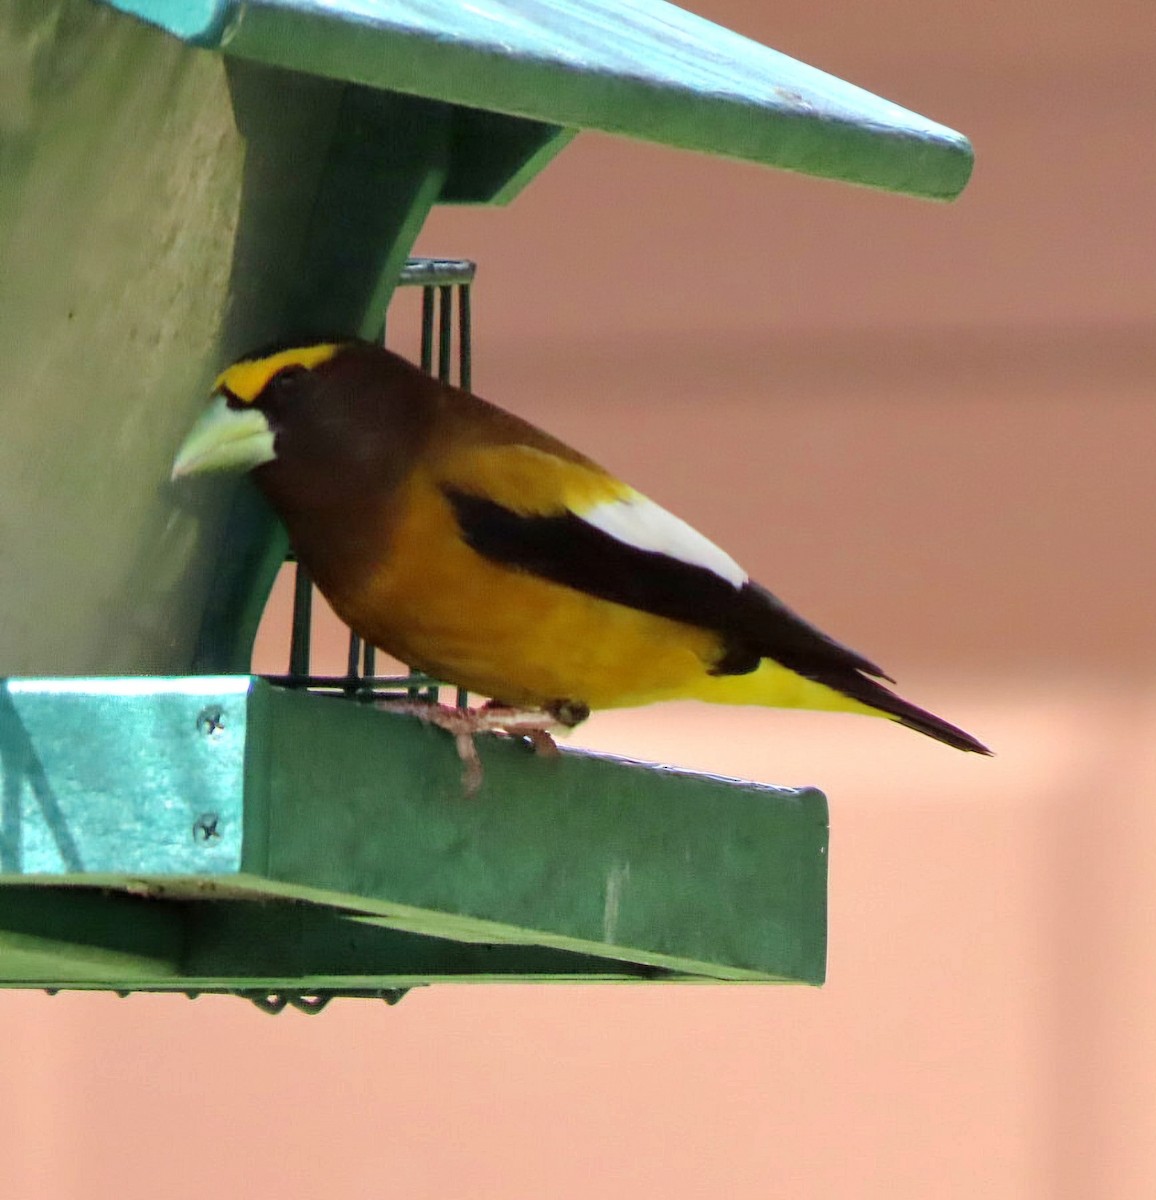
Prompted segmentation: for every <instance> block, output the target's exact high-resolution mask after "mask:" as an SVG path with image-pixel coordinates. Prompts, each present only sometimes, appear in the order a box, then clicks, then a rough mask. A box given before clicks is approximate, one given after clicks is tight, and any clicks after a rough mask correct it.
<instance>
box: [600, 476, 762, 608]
mask: <svg viewBox="0 0 1156 1200" xmlns="http://www.w3.org/2000/svg"><path fill="white" fill-rule="evenodd" d="M578 515H579V516H581V518H582V520H583V521H585V522H586V523H587V524H588V525H593V526H594V528H595V529H600V530H601V531H602V532H603V533H608V534H609V535H610V536H611V537H612V538H616V539H617V540H618V541H620V542H624V543H626V545H628V546H633V547H634V548H635V549H636V550H649V551H651V552H652V553H655V554H665V555H667V556H668V557H669V558H677V559H679V560H681V561H682V562H684V563H689V564H690V565H691V566H693V567H705V568H706V569H707V570H708V571H711V572H713V573H714V574H715V575H717V576H719V578H720V579H725V580H726V581H727V583H729V584H731V586H732V587H735V588H741V587H742V586H743V584H744V583H746V582H747V579H748V576H747V573H746V571H744V570H743V569H742V567H740V566H739V564H738V563H737V562H735V560H734V559H733V558H731V556H730V555H729V554H727V553H726V551H724V550H720V549H719V548H718V547H717V546H716V545H715V544H714V542H712V541H711V540H710V539H709V538H705V537H703V535H702V534H701V533H699V532H698V530H697V529H693V528H691V526H689V525H688V524H687V523H686V522H685V521H683V520H682V519H681V518H679V517H676V516H675V515H674V514H673V513H669V512H667V511H666V509H665V508H660V507H659V506H658V505H657V504H655V503H654V501H653V500H648V499H647V498H646V497H645V496H643V495H642V494H641V493H640V492H635V491H631V492H630V493H629V494H628V495H626V496H624V497H623V498H622V499H620V500H607V501H604V502H603V503H602V504H596V505H595V506H594V507H593V508H590V509H587V510H586V511H585V512H583V513H580V514H578Z"/></svg>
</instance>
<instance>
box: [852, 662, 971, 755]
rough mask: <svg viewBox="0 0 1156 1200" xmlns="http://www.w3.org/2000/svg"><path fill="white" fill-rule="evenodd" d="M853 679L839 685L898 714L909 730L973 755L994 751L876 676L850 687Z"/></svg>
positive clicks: (858, 680) (897, 717) (884, 710)
mask: <svg viewBox="0 0 1156 1200" xmlns="http://www.w3.org/2000/svg"><path fill="white" fill-rule="evenodd" d="M850 682H851V681H850V680H846V679H845V680H844V681H842V682H841V683H840V684H837V685H835V686H837V687H838V689H839V691H841V692H842V693H843V694H844V695H847V696H852V697H854V698H855V699H856V700H862V701H863V703H864V704H869V705H871V707H872V708H877V709H878V710H879V711H880V712H884V713H887V715H888V716H891V717H894V718H895V719H896V720H897V721H898V722H899V724H900V725H906V726H907V728H908V729H916V730H918V731H919V732H920V733H925V734H927V736H928V737H932V738H935V740H936V741H937V742H944V743H946V744H947V745H948V746H954V747H955V748H956V749H957V750H970V751H971V752H972V753H973V754H991V751H990V750H989V749H988V748H987V747H986V746H985V745H984V744H983V743H982V742H981V741H978V740H977V739H976V738H973V737H972V736H971V734H970V733H965V732H964V731H963V730H962V729H959V728H958V727H957V726H955V725H952V724H950V723H949V722H947V721H945V720H943V718H942V717H937V716H936V715H935V714H934V713H929V712H928V711H927V710H926V709H923V708H919V707H917V706H916V705H914V704H912V703H910V701H907V700H904V699H903V697H902V696H897V695H896V694H895V693H894V692H893V691H891V689H890V688H885V687H884V686H883V685H882V684H881V683H876V682H875V680H873V679H866V678H864V677H863V676H862V675H860V676H859V677H858V679H857V680H856V681H855V683H854V684H852V685H851V686H850V687H848V686H847V684H848V683H850ZM856 685H857V686H856Z"/></svg>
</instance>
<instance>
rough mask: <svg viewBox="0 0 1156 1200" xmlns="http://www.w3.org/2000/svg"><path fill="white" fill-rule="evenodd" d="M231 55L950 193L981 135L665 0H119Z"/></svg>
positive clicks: (852, 178)
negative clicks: (185, 1)
mask: <svg viewBox="0 0 1156 1200" xmlns="http://www.w3.org/2000/svg"><path fill="white" fill-rule="evenodd" d="M110 2H112V3H115V4H116V6H117V7H119V8H121V9H123V10H124V11H126V12H131V13H134V14H136V15H138V16H140V17H142V18H144V19H145V20H149V21H153V22H155V23H156V24H158V25H160V26H161V27H162V28H165V29H168V30H169V31H170V32H172V33H175V34H176V35H177V36H179V37H183V38H186V39H189V40H192V41H196V42H197V43H198V44H200V45H205V46H212V47H215V48H220V49H222V50H223V51H225V53H227V54H230V55H238V56H241V57H249V58H255V59H258V60H260V61H263V62H269V63H275V64H277V65H279V66H290V67H293V68H294V69H296V70H300V71H308V72H310V73H312V74H318V75H328V76H331V77H333V78H335V79H344V80H351V81H355V82H358V83H364V84H369V85H372V86H374V87H381V88H388V89H390V90H394V91H401V92H410V93H413V94H415V95H420V96H428V97H431V98H435V99H438V100H448V101H451V102H453V103H455V104H460V105H466V106H470V107H473V108H482V109H487V110H492V111H495V112H502V113H508V114H511V115H514V116H520V117H529V118H532V119H534V120H538V121H545V122H549V123H551V124H556V125H561V126H567V127H573V128H578V129H601V130H605V131H607V132H609V133H618V134H627V135H630V136H633V137H640V138H646V139H647V140H650V141H656V142H662V143H665V144H668V145H672V146H682V147H685V148H688V149H693V150H701V151H706V152H707V153H711V154H721V155H727V156H731V157H736V158H744V159H751V160H753V161H755V162H761V163H767V164H770V165H773V166H779V167H785V168H788V169H790V170H795V171H805V172H808V173H810V174H814V175H826V176H830V177H832V178H836V179H843V180H847V181H849V182H854V183H865V184H871V185H874V186H877V187H884V188H891V189H893V190H896V191H905V192H912V193H914V194H917V195H925V196H933V197H936V198H940V199H943V198H950V197H952V196H955V195H956V194H958V192H960V191H961V190H962V188H963V187H964V185H965V184H966V182H967V179H968V176H969V175H970V172H971V165H972V155H971V147H970V145H969V144H968V142H967V139H966V138H964V137H963V136H962V135H960V134H958V133H956V132H954V131H953V130H951V129H947V128H946V127H944V126H942V125H939V124H936V123H935V122H934V121H929V120H927V119H926V118H924V117H921V116H919V115H917V114H916V113H913V112H909V111H908V110H906V109H903V108H900V107H899V106H898V105H896V104H892V103H890V102H889V101H887V100H882V99H880V98H879V97H877V96H873V95H871V93H869V92H866V91H864V90H863V89H861V88H857V87H854V86H853V85H852V84H849V83H846V82H844V81H843V80H841V79H837V78H835V77H834V76H832V75H827V74H825V73H824V72H822V71H818V70H816V69H815V68H814V67H809V66H807V65H806V64H805V63H801V62H798V61H797V60H795V59H792V58H788V57H787V56H786V55H784V54H780V53H778V52H777V51H775V50H771V49H769V48H768V47H766V46H760V45H759V44H758V43H756V42H753V41H751V40H749V39H748V38H744V37H741V36H739V35H738V34H736V33H733V32H732V31H731V30H729V29H724V28H723V27H721V26H719V25H715V24H713V23H712V22H710V21H706V20H704V19H703V18H701V17H698V16H695V14H693V13H690V12H686V11H685V10H683V9H681V8H678V7H676V6H675V5H673V4H668V3H665V2H664V0H630V2H629V3H624V2H623V0H488V2H487V3H486V4H467V3H464V2H463V0H248V2H247V3H244V4H242V3H240V2H239V0H216V2H215V3H206V2H202V3H199V4H193V5H190V6H184V7H175V6H174V0H110Z"/></svg>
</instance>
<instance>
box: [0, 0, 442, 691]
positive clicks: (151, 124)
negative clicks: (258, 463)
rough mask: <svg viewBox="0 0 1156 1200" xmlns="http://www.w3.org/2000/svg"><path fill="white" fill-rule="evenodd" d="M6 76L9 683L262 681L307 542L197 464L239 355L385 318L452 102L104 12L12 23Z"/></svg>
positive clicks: (23, 16) (0, 28)
mask: <svg viewBox="0 0 1156 1200" xmlns="http://www.w3.org/2000/svg"><path fill="white" fill-rule="evenodd" d="M178 11H179V12H184V11H185V9H184V8H183V7H182V6H180V5H176V6H173V7H172V9H171V12H173V13H177V12H178ZM0 79H3V80H4V84H3V91H4V100H3V111H4V118H3V119H4V125H3V170H2V171H0V310H2V311H3V313H4V319H3V321H0V357H2V358H3V360H4V363H5V367H4V379H5V384H4V397H5V403H4V411H3V427H2V428H3V437H0V476H2V477H3V479H4V497H5V505H6V510H7V511H8V512H9V513H18V514H20V519H19V520H11V521H8V522H7V523H6V524H5V526H4V529H3V534H2V539H0V673H5V674H14V673H18V674H26V675H35V674H40V675H53V674H100V673H107V674H118V673H137V672H151V673H156V674H162V675H163V674H172V673H176V672H182V671H189V670H190V669H193V668H194V667H195V668H196V669H201V670H221V669H242V670H243V669H247V667H248V656H249V652H250V649H251V644H252V634H253V631H254V629H255V628H256V622H257V620H258V618H259V615H260V611H261V608H262V607H263V605H264V601H265V597H266V593H267V582H268V581H269V580H270V579H271V578H272V575H273V573H274V572H275V569H276V565H277V563H278V561H279V559H280V553H279V549H280V548H283V541H281V542H280V543H279V541H278V538H279V534H278V533H277V526H276V524H275V523H274V522H273V521H272V518H271V517H270V516H269V514H268V513H267V510H265V509H263V507H262V506H261V505H260V504H259V503H258V502H257V501H256V500H255V499H254V493H253V492H252V489H251V488H250V487H249V485H248V484H247V482H245V481H242V482H240V483H239V484H238V485H237V486H236V487H234V486H233V485H232V484H231V483H230V482H229V481H221V480H218V481H216V482H214V483H212V484H209V485H207V486H204V487H185V488H181V489H176V488H172V487H170V486H169V484H168V473H169V469H170V467H171V464H172V458H173V453H174V450H175V448H176V447H177V446H178V445H179V444H180V441H181V438H182V437H183V436H184V434H185V433H186V432H187V430H188V427H189V425H190V424H191V423H192V421H193V419H194V417H195V415H196V414H197V413H198V412H199V411H200V409H201V408H202V407H203V405H204V402H205V396H206V395H207V392H208V389H209V387H210V385H211V382H212V378H213V375H214V374H215V373H216V371H217V370H219V369H220V367H221V366H222V365H223V364H224V363H225V362H228V361H230V360H232V359H233V358H235V357H237V356H238V355H239V354H241V353H243V352H245V351H249V350H252V349H253V348H254V347H256V346H259V345H262V344H264V343H267V342H269V341H271V340H273V339H275V338H279V337H282V336H284V334H285V333H286V331H287V330H289V329H305V328H310V329H311V330H316V329H317V328H318V327H319V326H320V325H324V326H325V327H326V328H328V329H332V328H334V326H335V325H337V326H338V327H339V328H341V329H346V330H354V329H363V330H370V329H373V328H374V327H375V326H376V325H377V324H379V323H380V321H381V318H382V312H383V309H384V304H385V301H386V300H387V298H388V294H389V290H390V288H391V287H392V285H393V283H394V282H395V278H396V273H397V271H398V270H399V269H400V266H401V263H402V262H403V261H404V258H405V255H406V254H407V253H408V250H409V247H410V244H411V243H412V240H413V238H414V236H415V235H416V232H417V229H418V227H419V226H420V224H421V222H422V220H424V218H425V215H426V214H427V212H428V210H429V206H430V204H432V203H433V201H434V199H436V196H437V194H438V193H439V192H440V190H441V188H442V185H443V183H444V181H445V179H446V177H447V171H448V156H449V146H450V143H451V142H452V140H453V124H454V123H453V119H452V115H450V110H449V109H448V108H447V107H446V106H445V105H431V102H429V101H425V100H420V99H415V98H413V97H409V96H392V97H390V96H387V95H386V94H384V93H382V92H380V91H376V90H371V89H366V88H360V87H357V86H356V85H349V84H346V83H343V82H340V81H335V80H332V79H326V78H316V77H311V76H308V75H303V74H300V73H297V72H292V71H287V70H283V69H280V68H277V67H272V66H267V65H263V64H260V63H255V62H247V61H241V60H232V61H228V62H227V61H226V60H225V59H223V58H222V57H221V56H220V55H217V54H210V53H206V52H204V51H200V50H197V49H195V48H192V47H190V46H187V45H184V44H183V43H181V42H179V41H177V40H175V39H173V38H170V37H167V36H165V35H164V34H162V33H160V32H159V31H158V30H156V29H152V28H150V27H148V26H145V25H142V24H140V23H139V22H138V21H135V20H132V19H130V18H128V17H125V16H123V15H122V14H120V13H117V12H115V11H113V10H112V9H110V8H107V7H104V6H99V5H96V4H93V3H92V2H91V0H7V3H4V4H2V5H0ZM431 108H432V109H436V110H437V111H438V112H439V113H441V114H443V115H442V116H440V117H439V118H438V119H436V120H433V119H427V118H428V117H429V114H430V110H431ZM337 281H340V282H337ZM47 547H50V548H51V552H48V551H47V549H46V548H47ZM222 555H224V557H222ZM49 614H50V615H51V619H47V618H48V615H49Z"/></svg>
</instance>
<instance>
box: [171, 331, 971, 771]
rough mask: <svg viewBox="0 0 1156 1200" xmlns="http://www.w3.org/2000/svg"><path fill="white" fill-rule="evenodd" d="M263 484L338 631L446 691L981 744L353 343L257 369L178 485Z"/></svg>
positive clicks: (763, 593) (706, 558) (683, 534)
mask: <svg viewBox="0 0 1156 1200" xmlns="http://www.w3.org/2000/svg"><path fill="white" fill-rule="evenodd" d="M214 470H232V471H251V472H252V475H253V479H254V481H255V482H256V484H257V486H258V487H259V488H260V489H261V491H262V492H263V493H264V494H265V496H266V497H267V498H268V500H269V502H270V504H271V505H272V506H273V508H274V509H275V510H276V512H277V513H278V515H279V516H280V518H281V520H282V521H283V522H284V523H285V526H286V528H287V529H288V532H289V537H290V539H291V541H292V544H293V548H294V550H295V552H296V555H297V559H298V561H299V562H300V563H302V564H304V566H305V567H306V569H307V570H308V572H309V574H310V575H311V576H312V578H313V580H314V582H315V583H316V584H317V586H318V588H320V590H321V592H322V593H323V594H324V595H325V597H326V599H327V600H328V601H329V603H330V605H331V606H332V607H333V610H334V611H335V612H336V613H337V614H338V616H339V617H341V619H342V620H343V621H344V622H345V623H346V624H347V625H348V626H349V627H350V628H351V629H352V630H353V631H354V632H355V633H357V634H359V635H360V636H361V637H362V638H364V639H365V640H366V641H367V642H369V643H371V644H372V645H374V646H378V647H380V648H381V649H382V650H384V651H386V652H387V653H389V654H391V655H393V656H394V657H396V658H398V659H400V660H401V661H402V662H405V663H409V664H410V665H411V666H414V667H418V668H420V669H421V670H422V671H424V672H426V673H427V674H429V675H431V676H433V677H434V678H436V679H441V680H444V681H446V682H448V683H454V684H457V685H458V686H459V687H462V688H467V689H468V690H469V691H471V692H475V693H479V694H481V695H483V696H490V697H494V698H495V700H496V701H498V702H500V703H501V704H502V705H507V706H511V707H513V708H516V709H519V710H542V711H544V712H546V713H548V714H550V715H552V716H553V717H554V718H555V719H557V720H559V721H561V722H562V723H564V724H573V723H575V721H576V720H578V719H581V717H582V716H583V715H585V714H586V713H587V712H588V711H589V710H590V709H598V708H616V707H623V706H629V705H638V704H649V703H652V702H654V701H658V700H678V699H686V698H693V699H697V700H708V701H712V702H716V703H722V704H761V705H769V706H774V707H783V708H810V709H830V710H836V711H840V712H854V713H869V714H873V715H875V716H885V717H889V718H891V719H892V720H894V721H898V722H899V723H900V724H901V725H906V726H907V727H908V728H910V729H917V730H918V731H919V732H920V733H925V734H927V735H928V736H930V737H933V738H936V739H938V740H939V741H941V742H946V743H947V744H948V745H949V746H955V747H956V748H957V749H959V750H971V751H975V752H978V753H980V754H986V753H988V751H987V749H986V748H985V747H984V746H983V745H982V744H981V743H980V742H978V741H976V739H975V738H973V737H972V736H971V735H970V734H967V733H964V732H963V730H961V729H957V728H956V727H955V726H954V725H950V724H948V723H947V722H946V721H944V720H941V719H940V718H939V717H937V716H934V715H933V714H931V713H929V712H926V711H924V710H923V709H921V708H917V707H916V706H915V705H914V704H911V703H909V702H908V701H906V700H904V699H902V698H901V697H899V696H897V695H896V694H895V693H894V692H893V691H891V690H890V689H889V688H887V687H885V686H884V685H883V684H882V683H881V682H879V681H880V680H883V679H888V677H887V676H886V675H884V674H883V672H882V671H881V670H880V669H879V668H878V667H877V666H875V664H874V663H872V662H871V661H869V660H868V659H866V658H863V657H862V656H860V655H859V654H856V653H855V652H854V651H852V650H849V649H847V648H846V647H845V646H841V645H840V644H839V643H838V642H836V641H834V640H832V639H831V638H829V637H828V636H827V635H826V634H824V633H821V632H820V631H819V630H818V629H816V628H815V627H814V626H813V625H810V624H808V623H807V622H806V621H804V620H803V619H802V618H801V617H798V616H796V615H795V614H794V613H793V612H792V611H791V610H790V609H789V608H787V607H786V605H784V604H783V603H782V602H781V601H780V600H778V599H776V598H775V597H774V596H773V595H771V593H770V592H768V591H767V590H766V589H765V588H763V587H761V586H760V585H759V584H757V583H755V582H754V581H753V580H751V579H750V578H749V577H748V576H747V574H746V572H745V571H744V570H743V569H742V567H740V566H739V565H738V563H736V562H735V560H734V559H733V558H731V557H730V555H729V554H727V553H726V552H725V551H723V550H720V549H719V548H718V547H717V546H716V545H714V544H713V543H712V542H710V541H708V540H707V538H705V537H703V535H702V534H700V533H698V532H696V531H695V530H694V529H692V528H691V527H690V526H689V525H687V524H686V523H685V522H684V521H682V520H680V519H679V518H678V517H675V516H673V515H671V514H670V513H669V512H667V511H666V510H665V509H663V508H660V507H659V506H658V505H657V504H655V503H653V502H652V501H651V500H648V499H647V498H646V497H645V496H643V495H641V494H640V493H639V492H636V491H635V490H634V489H633V488H631V487H629V486H628V485H627V484H625V483H622V482H621V481H620V480H618V479H616V478H615V477H614V476H613V475H610V474H609V473H608V472H606V471H605V470H603V468H601V467H600V466H598V465H597V464H596V463H594V462H591V460H590V459H588V458H586V457H585V456H584V455H582V454H579V453H578V452H577V451H575V450H572V449H570V447H569V446H566V445H564V444H563V443H562V442H560V441H558V440H557V439H555V438H553V437H551V436H550V435H549V434H547V433H543V432H542V431H541V430H539V429H536V428H535V427H534V426H533V425H530V424H529V423H527V422H526V421H523V420H521V419H520V418H518V417H516V416H513V415H512V414H510V413H508V412H504V411H503V410H502V409H500V408H497V407H495V406H494V405H493V404H490V403H488V402H487V401H485V400H482V399H481V398H480V397H478V396H475V395H472V394H471V393H469V392H466V391H462V390H460V389H458V388H455V387H451V386H449V385H448V384H446V383H443V382H441V381H439V380H436V379H433V378H431V377H430V376H428V375H426V374H425V373H423V372H422V371H421V370H419V369H418V368H417V367H415V366H413V365H412V364H411V363H409V362H407V361H406V360H405V359H403V358H401V357H399V356H398V355H396V354H394V353H392V352H390V351H389V350H386V349H383V348H382V347H380V346H375V345H371V344H368V343H366V342H361V341H353V340H349V341H336V342H324V343H320V344H315V345H299V346H295V347H292V348H289V349H283V350H279V351H276V352H273V353H265V354H262V355H258V356H253V357H250V358H246V359H243V360H242V361H240V362H238V363H236V364H235V365H234V366H232V367H230V368H229V369H228V370H226V371H225V372H224V373H223V374H222V375H221V376H220V378H219V379H218V380H217V382H216V387H215V396H214V397H213V400H212V403H211V405H210V407H209V409H208V411H207V412H206V413H205V414H204V416H203V417H202V418H201V419H200V421H199V422H198V423H197V424H196V426H195V427H194V428H193V430H192V431H191V432H190V434H189V436H188V438H187V439H186V441H185V443H184V445H183V446H182V447H181V449H180V451H179V453H178V455H177V459H176V463H175V465H174V467H173V477H174V478H176V477H179V476H185V475H195V474H198V473H200V472H204V471H214Z"/></svg>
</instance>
